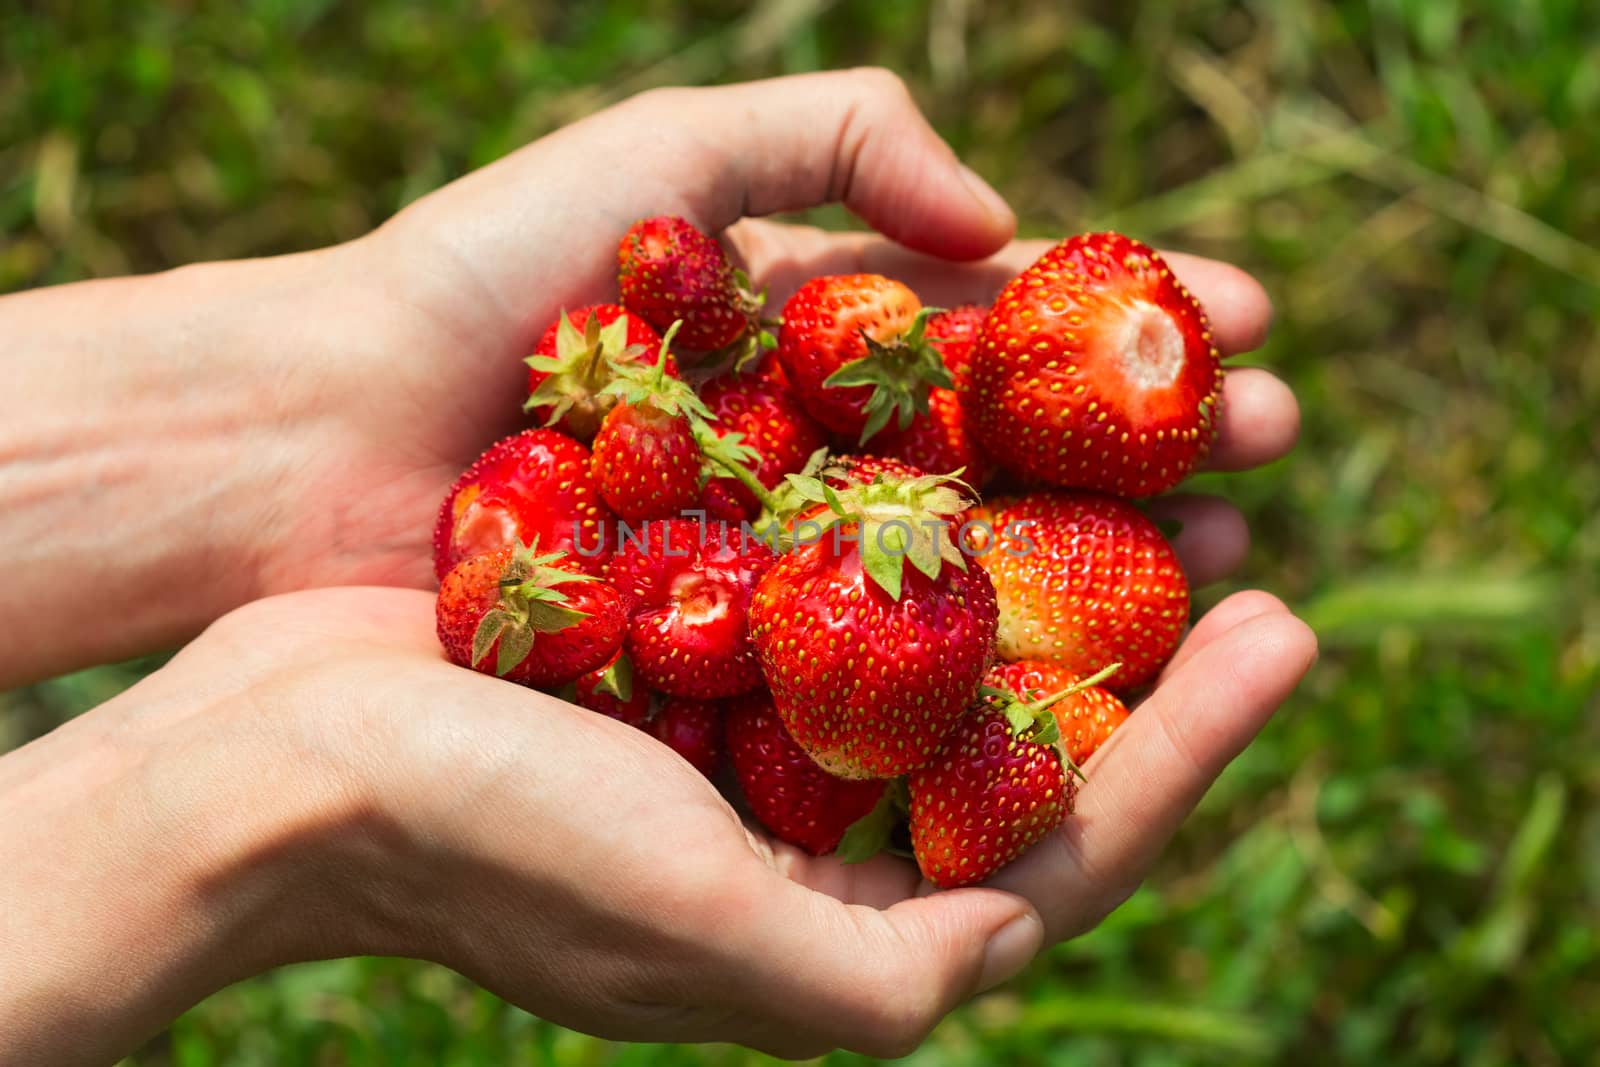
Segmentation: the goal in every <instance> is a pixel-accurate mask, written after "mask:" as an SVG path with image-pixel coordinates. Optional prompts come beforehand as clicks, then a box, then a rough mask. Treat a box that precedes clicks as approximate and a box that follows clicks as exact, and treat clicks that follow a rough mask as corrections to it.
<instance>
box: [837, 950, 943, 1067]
mask: <svg viewBox="0 0 1600 1067" xmlns="http://www.w3.org/2000/svg"><path fill="white" fill-rule="evenodd" d="M864 984H865V988H866V991H868V995H867V996H865V997H863V998H862V1003H861V1006H860V1010H861V1018H860V1020H859V1027H858V1034H859V1040H858V1041H857V1042H855V1045H856V1048H855V1051H857V1052H860V1053H863V1054H865V1055H868V1056H873V1057H876V1058H880V1059H899V1058H900V1057H902V1056H909V1055H910V1054H911V1053H913V1052H915V1051H916V1050H917V1048H918V1047H920V1046H921V1045H922V1043H923V1042H924V1041H926V1040H927V1038H928V1035H929V1034H930V1033H932V1032H933V1028H934V1026H935V1025H937V1024H938V1022H939V1020H940V1019H941V1018H942V1017H943V1016H944V1003H943V1002H944V997H943V995H942V991H941V990H939V989H938V988H937V986H935V985H934V984H933V982H932V980H931V978H930V976H929V975H927V974H926V973H925V972H908V971H907V969H905V968H902V967H887V968H882V969H880V971H879V973H878V974H877V975H875V976H874V977H873V978H871V979H869V980H868V981H867V982H866V983H864Z"/></svg>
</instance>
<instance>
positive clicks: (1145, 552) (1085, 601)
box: [967, 491, 1189, 693]
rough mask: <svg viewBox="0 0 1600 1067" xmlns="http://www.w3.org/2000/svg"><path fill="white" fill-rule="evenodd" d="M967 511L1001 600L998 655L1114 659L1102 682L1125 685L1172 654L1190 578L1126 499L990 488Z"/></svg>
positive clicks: (1092, 665)
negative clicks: (992, 492) (996, 493)
mask: <svg viewBox="0 0 1600 1067" xmlns="http://www.w3.org/2000/svg"><path fill="white" fill-rule="evenodd" d="M970 518H971V520H972V522H973V524H974V525H972V526H969V527H968V528H967V529H968V531H969V533H970V534H971V538H972V541H973V550H974V551H975V552H978V553H979V554H980V560H981V562H982V563H983V567H984V569H985V570H986V571H988V572H989V577H990V578H992V579H993V580H994V588H995V596H996V597H997V598H998V600H999V604H1000V634H999V649H1000V658H1001V659H1003V660H1007V661H1016V660H1048V661H1050V662H1052V663H1059V664H1061V665H1062V666H1064V667H1066V668H1067V669H1068V670H1072V671H1076V672H1078V673H1079V674H1088V673H1091V672H1093V671H1096V670H1099V669H1100V668H1101V667H1104V666H1105V665H1106V664H1107V663H1113V662H1120V663H1121V664H1122V669H1121V670H1120V671H1118V672H1117V675H1116V678H1115V679H1113V681H1112V683H1110V686H1109V688H1111V689H1113V690H1115V691H1117V692H1119V693H1124V692H1128V691H1130V690H1133V689H1137V688H1138V687H1139V686H1141V685H1143V684H1144V683H1146V682H1148V681H1150V680H1151V679H1152V678H1154V677H1155V676H1156V672H1158V671H1159V670H1160V669H1161V667H1162V665H1163V664H1165V663H1166V662H1167V660H1168V659H1170V658H1172V653H1173V651H1174V650H1175V649H1176V648H1177V647H1178V641H1179V639H1180V638H1182V636H1183V629H1184V627H1185V626H1186V625H1187V624H1188V621H1189V583H1188V581H1187V580H1185V578H1184V576H1183V568H1182V567H1181V566H1180V565H1179V564H1178V558H1177V556H1176V555H1175V554H1174V553H1173V551H1172V547H1171V546H1170V545H1168V544H1167V542H1166V539H1165V538H1164V537H1162V536H1161V531H1160V530H1158V529H1157V528H1156V525H1155V523H1153V522H1151V521H1150V520H1149V519H1148V518H1146V517H1145V515H1144V514H1143V513H1142V512H1141V511H1139V510H1138V509H1137V508H1135V507H1134V506H1133V505H1131V504H1129V503H1126V502H1125V501H1122V500H1117V499H1115V498H1113V497H1107V496H1100V495H1098V494H1095V493H1069V492H1061V491H1047V492H1035V493H1029V494H1027V495H1025V496H1020V497H1005V496H1001V497H991V498H990V499H989V500H988V501H987V502H985V503H984V504H983V505H981V506H980V507H977V508H974V509H973V510H972V512H971V514H970ZM979 523H982V524H985V525H982V526H980V525H977V524H979ZM991 531H992V533H991Z"/></svg>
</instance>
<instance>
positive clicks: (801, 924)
mask: <svg viewBox="0 0 1600 1067" xmlns="http://www.w3.org/2000/svg"><path fill="white" fill-rule="evenodd" d="M768 877H769V878H770V881H769V882H765V883H755V884H753V885H752V886H751V887H750V891H749V892H748V893H745V894H741V897H742V898H743V904H744V906H742V907H740V908H737V909H731V910H730V913H729V914H728V915H727V919H726V921H725V922H724V923H723V924H722V927H721V934H720V940H719V944H718V946H717V948H718V951H719V955H721V956H722V957H723V959H722V962H721V963H720V965H719V966H720V967H721V969H723V970H724V971H726V973H727V978H726V979H725V980H724V981H723V983H722V987H723V989H722V992H723V994H724V995H725V996H728V997H730V998H731V1000H732V1002H733V1004H734V1006H735V1009H736V1010H737V1011H738V1012H739V1014H740V1016H741V1017H742V1018H743V1019H744V1020H745V1027H746V1030H747V1032H746V1033H745V1034H742V1035H740V1037H739V1040H740V1041H741V1042H742V1043H750V1044H754V1045H755V1046H756V1047H758V1048H761V1049H763V1050H764V1051H768V1052H772V1053H775V1054H778V1055H784V1056H808V1055H816V1054H817V1053H819V1052H821V1051H825V1050H827V1049H830V1048H845V1049H850V1050H852V1051H855V1052H860V1053H864V1054H866V1055H868V1056H873V1057H881V1058H889V1059H893V1058H897V1057H900V1056H904V1055H906V1054H908V1053H909V1052H911V1051H912V1050H913V1049H915V1048H916V1047H917V1046H918V1045H919V1044H921V1042H922V1041H923V1039H924V1038H925V1037H926V1036H927V1034H928V1033H929V1031H931V1030H932V1029H933V1027H934V1025H935V1024H936V1023H937V1022H938V1021H939V1020H940V1019H941V1018H943V1017H944V1016H945V1015H946V1014H947V1013H948V1012H949V1011H951V1010H952V1009H953V1008H955V1007H956V1006H957V1005H958V1004H960V1003H961V1002H962V1001H964V1000H966V999H967V998H968V997H970V996H971V995H972V994H973V993H975V992H977V991H979V990H980V989H983V988H987V987H988V986H989V985H993V984H995V983H997V982H999V981H1001V980H1003V979H1005V978H1007V977H1010V975H1012V974H1014V973H1015V972H1016V971H1018V970H1020V969H1021V968H1022V966H1023V965H1024V964H1026V963H1027V961H1028V960H1030V959H1032V957H1033V955H1034V954H1035V953H1036V952H1037V951H1038V950H1039V948H1040V946H1041V944H1042V943H1043V941H1042V939H1043V936H1044V927H1043V924H1042V923H1041V921H1040V919H1039V917H1038V915H1037V913H1036V912H1035V911H1034V910H1033V909H1032V908H1031V907H1030V906H1029V905H1028V903H1027V902H1026V901H1024V900H1022V899H1020V898H1018V897H1016V896H1014V895H1012V894H1010V893H1002V892H997V891H995V890H990V889H967V890H957V891H954V892H949V893H940V894H936V895H934V896H930V897H918V898H913V899H909V900H903V901H901V902H899V903H897V904H895V905H893V906H892V907H889V908H887V909H884V910H876V909H872V908H866V907H859V906H848V905H843V904H840V903H839V902H838V901H836V900H834V899H832V898H830V897H827V896H824V895H822V894H820V893H813V892H811V891H810V890H807V889H804V888H802V887H801V886H798V885H795V884H794V883H792V882H788V881H785V880H783V879H782V878H781V877H779V876H778V875H776V874H772V873H770V872H768ZM752 965H753V966H752ZM716 969H717V968H716V967H714V968H713V970H716Z"/></svg>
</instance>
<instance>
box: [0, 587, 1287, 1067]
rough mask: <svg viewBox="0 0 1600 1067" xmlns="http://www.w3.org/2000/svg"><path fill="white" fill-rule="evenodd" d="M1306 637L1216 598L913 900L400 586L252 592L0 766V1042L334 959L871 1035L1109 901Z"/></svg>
mask: <svg viewBox="0 0 1600 1067" xmlns="http://www.w3.org/2000/svg"><path fill="white" fill-rule="evenodd" d="M1313 653H1314V642H1313V639H1312V638H1311V636H1310V633H1309V631H1307V630H1306V628H1305V627H1304V626H1303V624H1301V623H1299V622H1297V621H1296V620H1295V619H1293V618H1292V617H1291V616H1290V615H1288V614H1287V613H1286V612H1285V611H1284V610H1283V608H1282V606H1281V605H1279V604H1277V603H1276V602H1275V601H1273V600H1272V599H1271V598H1269V597H1265V596H1264V595H1262V594H1243V595H1241V596H1237V597H1234V598H1232V599H1230V600H1228V601H1225V602H1224V603H1223V605H1222V606H1221V607H1219V608H1217V609H1216V610H1215V611H1213V612H1212V613H1211V614H1210V615H1209V616H1207V617H1206V619H1205V620H1203V621H1202V622H1201V623H1200V624H1199V626H1197V627H1196V629H1195V631H1194V633H1193V634H1192V635H1191V637H1190V639H1189V642H1188V643H1187V644H1186V645H1185V646H1184V648H1183V649H1182V650H1181V651H1180V653H1179V656H1178V659H1177V660H1175V661H1174V665H1173V667H1172V668H1171V669H1170V671H1169V674H1168V678H1167V679H1166V680H1165V681H1164V682H1163V683H1162V685H1161V686H1160V687H1159V688H1158V689H1157V690H1156V692H1155V695H1153V696H1152V697H1151V698H1150V699H1149V700H1148V701H1147V702H1146V703H1145V704H1144V705H1143V706H1142V707H1141V708H1140V709H1139V710H1138V711H1136V712H1135V714H1134V716H1133V717H1132V719H1130V720H1129V722H1128V723H1127V724H1126V725H1125V726H1124V727H1123V728H1122V729H1121V730H1120V731H1119V732H1118V734H1117V735H1116V736H1115V738H1114V740H1113V741H1112V742H1111V743H1110V744H1109V745H1108V746H1107V747H1106V748H1105V749H1104V750H1103V751H1102V752H1101V753H1100V754H1097V755H1096V757H1095V759H1094V760H1093V762H1092V765H1091V776H1090V780H1089V783H1088V785H1087V786H1086V787H1085V788H1084V790H1083V792H1082V799H1081V802H1080V814H1079V815H1077V816H1074V817H1072V818H1070V819H1069V820H1068V822H1067V824H1066V826H1065V827H1064V828H1063V829H1062V830H1061V831H1059V832H1058V833H1057V834H1055V835H1054V836H1052V837H1051V838H1049V839H1047V840H1046V841H1045V842H1044V843H1042V844H1040V845H1039V846H1037V847H1036V848H1035V849H1034V850H1033V851H1032V852H1030V853H1029V854H1028V855H1027V856H1025V857H1024V858H1023V859H1022V861H1020V862H1019V863H1017V864H1016V865H1015V866H1014V867H1012V868H1010V869H1008V870H1006V871H1004V872H1002V874H1001V876H1000V877H999V879H997V881H996V885H997V886H1003V887H1004V889H1001V888H967V889H957V890H951V891H943V892H932V891H931V889H930V887H929V886H927V885H926V884H925V883H923V882H922V881H921V879H920V877H919V876H918V873H917V870H916V867H915V866H914V865H913V864H911V863H909V862H908V861H905V860H902V859H898V858H895V857H892V856H887V855H885V856H879V857H877V858H875V859H873V860H871V861H869V862H868V863H866V864H863V865H859V866H845V865H842V864H840V863H839V862H838V861H837V860H835V859H832V858H822V859H814V858H811V857H807V856H805V855H803V854H802V853H800V852H798V851H797V850H795V849H793V848H791V847H789V846H783V845H776V844H774V843H773V842H771V841H769V840H768V839H767V838H766V837H765V836H764V835H762V834H760V833H756V832H752V831H751V830H749V829H747V828H746V827H745V826H744V825H743V824H742V823H741V821H740V819H739V817H738V815H737V814H736V813H735V812H734V810H733V809H732V808H730V807H729V806H728V804H727V803H726V802H725V801H724V800H723V799H722V797H721V796H720V795H719V794H718V793H717V791H716V790H715V789H714V788H713V787H712V786H711V785H710V783H708V782H707V781H706V780H705V779H704V778H703V777H701V776H700V774H699V773H698V772H697V771H695V770H694V769H692V768H691V767H690V766H689V764H688V763H686V762H685V761H684V760H682V759H681V758H679V757H678V756H677V755H676V754H675V753H673V752H672V751H671V750H670V749H668V748H666V747H665V746H664V745H661V744H660V743H658V742H657V741H656V740H654V739H653V738H651V737H649V736H648V735H646V734H644V733H643V732H641V731H638V730H635V729H633V728H631V727H627V726H624V725H622V724H620V723H617V722H614V721H613V720H611V719H608V718H605V717H603V716H600V715H597V714H594V713H592V712H588V711H585V710H582V709H580V708H577V707H574V706H572V705H569V704H565V703H563V702H561V701H559V700H556V699H554V698H552V697H548V696H544V695H542V694H539V693H535V692H532V691H530V690H527V689H524V688H521V687H519V686H516V685H513V684H510V683H508V682H504V681H501V680H498V679H495V678H492V677H488V676H485V675H482V674H476V673H473V672H471V671H467V670H463V669H461V668H458V667H455V666H452V665H451V664H449V663H448V662H446V661H445V660H444V658H443V657H442V655H441V653H440V651H439V648H438V643H437V639H436V637H435V635H434V632H433V608H432V599H431V597H429V596H428V595H427V594H426V593H422V592H414V591H407V590H396V589H372V588H365V589H329V590H319V591H313V592H304V593H296V594H289V595H286V596H282V597H276V598H272V599H268V600H264V601H260V602H258V603H255V604H252V605H249V606H247V607H246V608H243V609H241V610H239V611H236V612H234V613H232V614H230V615H228V616H227V617H225V618H223V619H222V620H220V621H219V622H217V623H216V624H215V625H213V626H212V627H211V628H210V629H209V630H207V631H206V633H205V634H203V635H202V636H201V637H200V638H198V639H196V640H195V641H194V642H192V643H191V644H190V645H189V646H188V647H187V648H185V649H184V651H183V652H182V653H180V654H179V655H178V656H177V657H176V658H175V659H174V660H173V661H172V662H171V663H170V664H168V665H167V666H166V667H163V668H162V669H161V670H160V671H158V672H156V673H155V674H153V675H152V676H150V677H149V678H148V679H146V680H145V681H143V682H141V683H140V684H139V685H137V686H135V687H134V688H133V689H131V690H129V691H128V692H127V693H125V694H123V695H122V696H120V697H118V698H116V699H115V700H113V701H111V702H110V703H108V704H106V705H104V706H102V707H101V708H98V709H96V710H95V711H93V712H91V713H89V714H88V715H85V716H83V717H82V718H80V719H78V720H75V721H74V722H72V723H70V724H68V725H67V726H65V727H63V728H61V729H60V730H58V731H57V732H56V733H54V734H51V735H48V736H46V737H45V738H43V739H42V740H40V741H38V742H35V743H34V744H33V745H30V746H28V747H26V748H24V749H21V750H19V751H18V752H16V753H13V754H11V755H9V756H6V757H4V758H3V759H0V811H5V812H6V815H7V818H6V819H5V820H4V821H3V822H0V870H5V871H6V872H7V877H6V878H5V880H4V881H3V883H0V972H4V973H6V974H8V975H13V976H15V975H21V976H23V979H22V981H20V982H18V981H12V982H9V983H8V986H7V988H6V989H4V990H0V1032H4V1033H6V1034H7V1035H8V1045H7V1052H6V1053H5V1054H0V1064H9V1063H13V1062H14V1063H18V1064H21V1063H40V1062H50V1063H68V1062H84V1063H95V1062H103V1061H105V1060H109V1059H114V1058H116V1056H118V1055H121V1054H123V1053H126V1052H127V1051H128V1050H129V1049H130V1048H131V1047H133V1045H134V1044H135V1043H136V1042H137V1041H138V1040H139V1039H140V1038H141V1037H143V1036H145V1035H147V1034H148V1033H150V1032H152V1031H154V1030H155V1029H157V1028H158V1027H160V1026H161V1025H164V1024H165V1023H166V1022H168V1021H169V1020H170V1019H171V1018H173V1017H174V1016H176V1015H177V1014H178V1013H179V1012H181V1011H182V1010H184V1009H185V1008H187V1007H188V1006H189V1005H190V1004H192V1003H193V1002H194V1001H196V1000H198V999H200V998H201V997H203V996H205V995H207V994H209V993H210V992H212V991H213V990H215V989H218V988H220V987H221V986H222V985H225V984H227V983H229V982H232V981H236V980H238V979H241V978H244V977H246V976H247V975H250V974H253V973H256V972H258V971H261V970H264V969H266V968H268V967H271V966H275V965H278V964H282V963H286V962H290V961H295V960H305V959H316V958H324V957H332V956H342V955H350V954H358V953H360V954H383V955H405V956H415V957H420V958H424V959H429V960H435V961H438V962H440V963H444V964H446V965H448V966H450V967H452V968H454V969H456V970H458V971H460V972H461V973H463V974H465V975H467V976H468V977H470V978H472V979H474V980H476V981H478V982H479V983H481V984H483V985H485V986H486V987H488V988H489V989H491V990H493V991H494V992H496V993H498V994H500V995H501V996H503V997H505V998H506V999H508V1000H510V1001H511V1002H513V1003H515V1004H518V1005H520V1006H522V1007H523V1008H526V1009H527V1010H529V1011H531V1012H534V1013H536V1014H538V1015H540V1016H543V1017H545V1018H548V1019H551V1020H553V1021H555V1022H558V1023H562V1024H564V1025H567V1026H570V1027H574V1028H577V1029H580V1030H585V1031H588V1032H590V1033H594V1034H599V1035H602V1036H605V1037H611V1038H621V1039H632V1040H659V1041H714V1040H715V1041H736V1042H740V1043H742V1044H746V1045H750V1046H753V1047H755V1048H758V1049H763V1050H766V1051H768V1052H773V1053H776V1054H779V1055H783V1056H793V1057H799V1056H811V1055H816V1054H819V1053H822V1052H825V1051H827V1050H829V1049H832V1048H836V1047H838V1048H847V1049H852V1050H855V1051H859V1052H864V1053H867V1054H869V1055H875V1056H896V1055H901V1054H904V1053H906V1052H909V1051H910V1050H911V1049H913V1048H915V1047H916V1046H917V1045H918V1044H919V1043H920V1042H921V1041H922V1040H923V1039H924V1038H925V1037H926V1036H927V1034H928V1033H929V1031H930V1030H931V1029H932V1027H933V1026H934V1025H935V1024H936V1023H938V1021H939V1020H940V1019H941V1018H942V1017H943V1016H944V1015H945V1014H946V1013H947V1012H949V1011H950V1010H951V1009H952V1008H954V1007H955V1006H957V1005H958V1004H960V1003H961V1002H962V1001H964V1000H965V999H967V998H968V997H970V996H971V995H972V994H974V993H975V992H978V991H980V990H982V989H985V988H988V987H990V986H992V985H994V984H996V983H998V982H1000V981H1003V980H1004V979H1005V978H1007V977H1009V976H1010V975H1011V974H1013V973H1015V972H1016V971H1017V970H1018V969H1019V968H1021V967H1022V966H1023V965H1024V964H1025V963H1027V961H1028V960H1029V959H1031V958H1032V957H1033V955H1034V954H1035V953H1036V952H1038V951H1039V950H1040V949H1041V948H1042V947H1044V946H1046V945H1048V944H1051V943H1053V942H1055V941H1057V940H1060V939H1062V938H1064V937H1068V936H1072V935H1074V934H1076V933H1079V932H1081V931H1083V930H1085V929H1087V928H1089V927H1090V926H1092V925H1094V924H1095V923H1096V922H1098V920H1099V919H1100V917H1101V916H1103V915H1104V914H1105V913H1106V912H1107V911H1109V910H1110V909H1111V908H1112V907H1114V906H1115V905H1116V903H1118V902H1119V901H1120V900H1121V899H1122V898H1123V897H1124V896H1126V895H1127V893H1129V892H1130V891H1131V890H1132V888H1133V887H1134V886H1135V885H1137V884H1138V882H1139V880H1140V879H1141V878H1142V877H1143V875H1144V873H1145V871H1146V870H1147V869H1148V867H1149V865H1150V863H1151V862H1152V861H1153V860H1154V858H1155V856H1156V854H1157V853H1158V851H1159V850H1160V848H1161V846H1162V845H1163V843H1164V842H1165V841H1166V839H1167V838H1168V837H1169V836H1170V835H1171V834H1172V833H1173V831H1174V830H1175V829H1176V828H1177V826H1178V824H1179V822H1180V821H1181V820H1182V818H1183V817H1184V815H1185V814H1187V812H1188V811H1189V810H1190V808H1192V807H1193V805H1194V803H1195V802H1196V801H1197V800H1198V799H1199V797H1200V795H1201V793H1203V791H1204V790H1205V788H1206V786H1207V785H1208V784H1209V783H1210V782H1211V780H1212V779H1213V778H1214V777H1215V776H1216V774H1217V773H1218V772H1219V771H1220V770H1221V768H1222V767H1223V766H1224V765H1225V764H1226V763H1227V762H1228V760H1229V759H1231V758H1232V756H1233V755H1234V754H1236V753H1237V752H1238V751H1239V749H1240V748H1242V747H1243V745H1244V744H1245V743H1246V742H1247V741H1248V740H1249V738H1250V737H1251V736H1253V734H1254V733H1255V732H1256V730H1257V729H1259V728H1260V726H1261V725H1262V724H1263V723H1264V722H1265V720H1266V718H1267V717H1268V716H1269V715H1270V714H1271V712H1272V710H1273V709H1274V708H1275V707H1276V706H1277V705H1278V704H1279V703H1280V702H1281V701H1282V700H1283V698H1284V697H1285V696H1286V695H1287V693H1288V692H1289V691H1290V689H1291V688H1292V687H1293V686H1294V684H1295V683H1296V682H1297V681H1298V679H1299V678H1300V676H1301V675H1302V674H1303V673H1304V671H1305V670H1306V668H1307V667H1308V666H1309V665H1310V662H1311V659H1312V656H1313ZM64 865H67V866H64ZM69 870H70V874H71V876H70V877H68V876H67V874H68V872H69ZM8 1057H10V1058H8Z"/></svg>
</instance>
